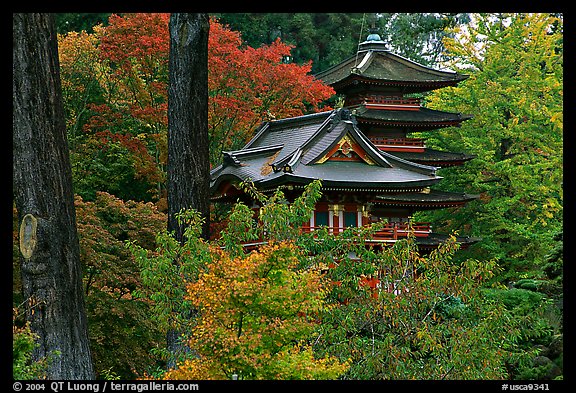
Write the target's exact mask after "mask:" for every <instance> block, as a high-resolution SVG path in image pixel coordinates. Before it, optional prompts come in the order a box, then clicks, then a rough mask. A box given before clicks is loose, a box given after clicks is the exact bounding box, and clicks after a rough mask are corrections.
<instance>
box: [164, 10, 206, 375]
mask: <svg viewBox="0 0 576 393" xmlns="http://www.w3.org/2000/svg"><path fill="white" fill-rule="evenodd" d="M209 27H210V25H209V18H208V14H179V13H175V14H172V15H171V16H170V25H169V30H170V60H169V83H168V164H167V172H168V182H167V191H168V231H170V232H172V231H173V232H174V233H175V235H176V239H178V240H179V241H180V243H184V238H183V234H184V226H183V225H179V224H178V222H177V220H176V217H175V214H177V213H178V212H180V210H181V209H195V210H197V211H198V212H200V214H201V215H202V217H204V224H203V226H202V237H203V238H205V239H208V237H209V227H210V201H209V187H210V157H209V154H208V31H209ZM167 347H168V350H169V351H170V352H171V353H173V354H174V353H177V352H178V351H180V350H182V349H183V347H182V346H181V345H180V344H179V343H178V333H177V332H174V331H170V332H168V334H167ZM174 366H175V364H174V363H173V362H171V363H170V364H169V367H174Z"/></svg>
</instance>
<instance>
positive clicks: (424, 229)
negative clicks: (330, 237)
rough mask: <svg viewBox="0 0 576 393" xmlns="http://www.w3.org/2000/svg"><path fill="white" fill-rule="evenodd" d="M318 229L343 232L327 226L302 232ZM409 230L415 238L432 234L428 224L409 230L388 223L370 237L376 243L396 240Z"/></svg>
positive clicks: (419, 224) (404, 225)
mask: <svg viewBox="0 0 576 393" xmlns="http://www.w3.org/2000/svg"><path fill="white" fill-rule="evenodd" d="M320 229H326V230H328V233H332V234H339V233H341V232H343V231H344V229H345V228H340V227H327V226H322V227H311V226H307V225H305V226H303V227H302V232H304V233H310V232H313V231H315V230H320ZM411 230H412V232H413V233H414V236H416V237H427V236H428V235H429V234H430V232H432V227H431V225H430V223H428V222H418V223H412V228H410V225H409V224H400V223H389V224H385V225H384V227H383V228H382V229H381V230H379V231H376V232H375V233H374V235H373V237H372V240H374V241H376V242H378V241H386V240H398V238H402V237H407V236H408V234H409V233H410V231H411Z"/></svg>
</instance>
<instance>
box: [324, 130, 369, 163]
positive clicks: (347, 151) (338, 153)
mask: <svg viewBox="0 0 576 393" xmlns="http://www.w3.org/2000/svg"><path fill="white" fill-rule="evenodd" d="M325 161H364V162H365V163H367V164H368V165H376V163H375V162H374V161H373V160H372V159H371V158H370V157H369V156H368V154H367V153H366V152H365V151H364V149H362V147H360V145H358V143H357V142H356V141H355V140H354V139H353V138H352V137H351V136H350V135H349V134H344V136H343V137H342V138H341V139H340V141H338V143H336V144H335V145H334V147H333V148H332V149H330V150H329V151H328V152H327V153H326V154H325V155H324V156H323V157H322V158H320V159H319V160H318V161H317V162H316V163H317V164H322V163H323V162H325Z"/></svg>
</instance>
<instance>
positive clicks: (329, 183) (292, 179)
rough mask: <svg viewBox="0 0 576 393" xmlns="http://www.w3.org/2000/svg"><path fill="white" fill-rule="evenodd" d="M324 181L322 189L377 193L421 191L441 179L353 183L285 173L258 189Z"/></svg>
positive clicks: (266, 181) (262, 184)
mask: <svg viewBox="0 0 576 393" xmlns="http://www.w3.org/2000/svg"><path fill="white" fill-rule="evenodd" d="M317 179H320V180H321V181H322V188H324V189H331V190H340V191H360V190H371V191H375V192H378V191H380V192H383V191H384V192H385V191H388V190H389V191H395V190H406V189H421V188H423V187H429V186H431V185H434V184H436V183H437V182H438V180H439V179H440V178H439V177H436V178H431V179H422V180H413V181H396V182H375V181H351V180H333V179H321V178H318V177H308V176H299V175H295V174H292V173H283V174H282V175H280V176H277V177H275V178H273V179H269V180H263V181H261V182H259V183H258V184H257V186H258V188H262V189H268V188H273V187H278V186H281V185H306V184H309V183H311V182H312V181H314V180H317Z"/></svg>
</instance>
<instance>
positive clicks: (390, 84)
mask: <svg viewBox="0 0 576 393" xmlns="http://www.w3.org/2000/svg"><path fill="white" fill-rule="evenodd" d="M462 80H463V79H462ZM462 80H447V81H433V80H431V81H398V80H386V79H377V78H370V77H366V76H360V75H356V74H351V75H349V76H347V77H346V78H344V79H342V80H340V81H338V82H334V83H333V84H332V85H331V86H332V88H333V89H334V90H335V91H336V92H337V93H339V94H342V93H344V92H345V91H346V90H347V89H349V88H350V87H356V86H358V85H360V84H364V85H367V86H376V87H381V88H387V89H393V90H402V91H404V92H406V93H422V92H426V91H432V90H437V89H442V88H445V87H455V86H457V85H458V83H460V82H461V81H462Z"/></svg>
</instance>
